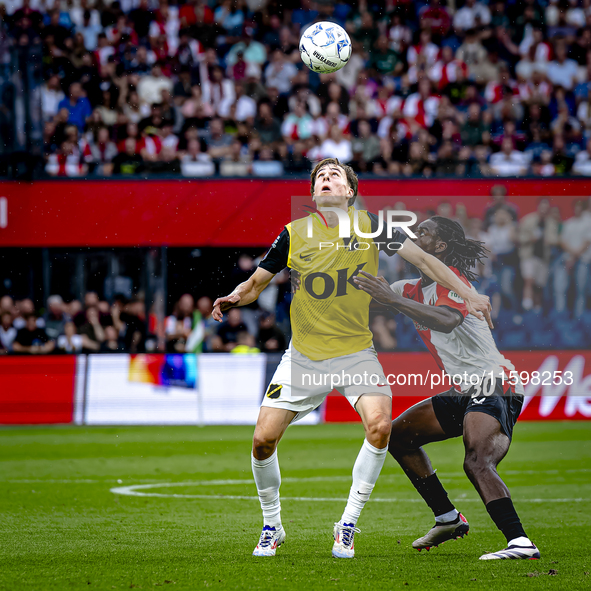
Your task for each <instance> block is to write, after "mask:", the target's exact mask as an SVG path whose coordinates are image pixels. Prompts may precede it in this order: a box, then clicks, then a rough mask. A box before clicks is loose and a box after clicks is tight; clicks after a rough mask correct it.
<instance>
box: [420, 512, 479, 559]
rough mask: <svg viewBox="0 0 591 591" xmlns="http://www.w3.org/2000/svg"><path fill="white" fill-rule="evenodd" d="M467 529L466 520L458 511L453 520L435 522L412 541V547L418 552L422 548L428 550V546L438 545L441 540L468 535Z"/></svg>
mask: <svg viewBox="0 0 591 591" xmlns="http://www.w3.org/2000/svg"><path fill="white" fill-rule="evenodd" d="M469 530H470V526H469V525H468V521H467V520H466V518H465V517H464V516H463V515H462V514H461V513H458V517H457V518H456V519H454V521H449V522H447V523H435V525H434V526H433V527H432V528H431V529H430V530H429V531H428V532H427V533H426V535H424V536H423V537H422V538H419V539H418V540H415V541H414V542H413V543H412V547H413V548H416V549H417V550H418V551H419V552H420V551H421V550H423V548H424V549H425V550H429V549H430V548H435V547H437V546H439V544H443V542H447V540H457V539H458V538H463V537H464V536H467V535H468V531H469Z"/></svg>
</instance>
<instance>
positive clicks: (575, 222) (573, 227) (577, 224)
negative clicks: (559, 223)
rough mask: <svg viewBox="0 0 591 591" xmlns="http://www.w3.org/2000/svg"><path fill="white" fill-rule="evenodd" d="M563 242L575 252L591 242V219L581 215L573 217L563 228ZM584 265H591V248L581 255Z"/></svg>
mask: <svg viewBox="0 0 591 591" xmlns="http://www.w3.org/2000/svg"><path fill="white" fill-rule="evenodd" d="M561 238H562V241H563V242H564V243H565V244H567V245H568V246H569V247H570V248H572V249H573V250H578V249H580V248H581V247H582V246H583V244H585V243H586V242H591V217H589V216H586V215H581V216H579V217H578V218H577V217H572V218H570V219H568V220H566V222H564V226H563V227H562V233H561ZM580 261H581V262H582V263H591V246H589V247H587V249H586V250H585V251H584V252H583V254H582V255H581V258H580Z"/></svg>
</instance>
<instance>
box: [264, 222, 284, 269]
mask: <svg viewBox="0 0 591 591" xmlns="http://www.w3.org/2000/svg"><path fill="white" fill-rule="evenodd" d="M288 257H289V232H288V231H287V229H286V228H283V231H282V232H281V234H279V236H277V238H275V242H273V244H272V245H271V248H270V249H269V252H268V253H267V254H266V255H265V258H264V259H263V260H262V261H261V262H260V263H259V267H261V268H262V269H265V271H269V273H273V274H277V273H279V272H281V271H283V269H285V267H287V259H288Z"/></svg>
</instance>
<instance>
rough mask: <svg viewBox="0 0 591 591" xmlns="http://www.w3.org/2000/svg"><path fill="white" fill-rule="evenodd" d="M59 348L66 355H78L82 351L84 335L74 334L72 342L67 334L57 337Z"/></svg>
mask: <svg viewBox="0 0 591 591" xmlns="http://www.w3.org/2000/svg"><path fill="white" fill-rule="evenodd" d="M57 348H58V349H60V350H61V351H65V352H66V353H78V352H79V351H82V335H80V334H73V335H72V336H71V340H68V337H67V336H66V335H65V334H61V335H60V336H59V337H57Z"/></svg>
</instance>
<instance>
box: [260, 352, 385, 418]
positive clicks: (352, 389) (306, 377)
mask: <svg viewBox="0 0 591 591" xmlns="http://www.w3.org/2000/svg"><path fill="white" fill-rule="evenodd" d="M334 389H336V390H337V391H338V392H340V393H341V394H342V395H343V396H345V397H346V398H347V400H348V401H349V404H351V406H352V407H353V408H355V405H356V404H357V401H358V400H359V398H360V396H362V395H363V394H378V395H380V394H382V395H384V396H389V397H390V398H392V391H391V389H390V386H389V385H388V383H387V381H386V378H385V376H384V370H383V369H382V366H381V365H380V362H379V361H378V355H377V353H376V350H375V349H374V348H373V347H369V348H368V349H363V350H362V351H358V352H357V353H351V354H350V355H343V356H342V357H333V358H332V359H323V360H322V361H312V360H311V359H309V358H308V357H306V356H305V355H303V354H302V353H300V352H299V351H298V350H297V349H295V348H294V347H293V345H292V344H291V343H290V344H289V347H288V348H287V349H286V351H285V353H284V354H283V357H282V358H281V362H280V363H279V365H278V366H277V369H276V370H275V373H274V374H273V378H272V379H271V384H270V385H269V387H268V388H267V391H266V392H265V396H264V398H263V401H262V403H261V406H268V407H270V408H283V409H286V410H291V411H293V412H297V413H298V415H297V416H296V417H295V419H294V421H297V420H298V419H301V418H302V417H304V416H306V415H307V414H308V413H310V412H312V411H313V410H314V409H316V408H318V407H319V406H320V405H321V404H322V403H323V402H324V399H325V398H326V397H327V396H328V395H329V394H330V393H331V392H332V391H333V390H334Z"/></svg>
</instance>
